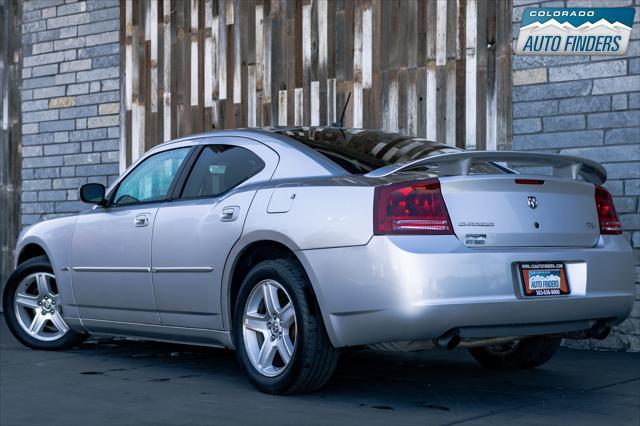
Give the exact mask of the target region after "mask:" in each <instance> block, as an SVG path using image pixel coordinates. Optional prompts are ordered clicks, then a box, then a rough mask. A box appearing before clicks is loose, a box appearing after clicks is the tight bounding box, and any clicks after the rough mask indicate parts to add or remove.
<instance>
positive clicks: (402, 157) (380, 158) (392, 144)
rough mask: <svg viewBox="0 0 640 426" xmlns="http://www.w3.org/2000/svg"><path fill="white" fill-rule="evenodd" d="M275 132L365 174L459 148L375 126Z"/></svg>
mask: <svg viewBox="0 0 640 426" xmlns="http://www.w3.org/2000/svg"><path fill="white" fill-rule="evenodd" d="M277 132H278V133H282V134H284V135H286V136H289V137H291V138H293V139H295V140H297V141H298V142H301V143H303V144H305V145H306V146H308V147H310V148H313V149H314V150H315V151H316V152H318V153H320V154H322V155H323V156H325V157H326V158H328V159H329V160H331V161H332V162H334V163H335V164H337V165H338V166H340V167H342V168H343V169H345V170H346V171H347V172H349V173H351V174H365V173H369V172H371V171H373V170H375V169H379V168H381V167H385V166H388V165H391V164H397V163H405V162H408V161H411V160H415V159H418V158H425V157H432V156H434V155H442V154H451V153H455V152H461V151H462V150H461V149H458V148H455V147H451V146H449V145H444V144H439V143H436V142H432V141H428V140H426V139H420V138H414V137H410V136H401V135H398V134H396V133H388V132H382V131H377V130H351V129H343V130H341V129H339V128H331V127H329V128H327V127H325V128H315V129H314V128H309V129H295V130H292V129H287V130H283V131H277ZM507 170H508V169H503V168H502V167H500V166H498V165H495V164H493V163H481V164H475V165H473V166H472V169H471V173H474V174H495V173H508V171H507ZM407 171H408V170H407ZM416 171H428V172H429V173H434V174H438V167H437V165H431V166H418V167H416V168H415V169H412V170H411V172H416Z"/></svg>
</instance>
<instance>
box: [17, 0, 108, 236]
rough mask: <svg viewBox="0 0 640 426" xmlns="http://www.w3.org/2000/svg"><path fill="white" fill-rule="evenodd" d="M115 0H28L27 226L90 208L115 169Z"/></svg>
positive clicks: (24, 166) (24, 113)
mask: <svg viewBox="0 0 640 426" xmlns="http://www.w3.org/2000/svg"><path fill="white" fill-rule="evenodd" d="M119 27H120V21H119V2H118V0H86V1H76V0H72V1H69V0H67V1H66V2H65V0H27V1H24V3H23V24H22V43H23V46H22V54H23V67H22V135H23V136H22V157H23V160H22V179H23V181H22V225H23V226H24V225H29V224H32V223H34V222H37V221H39V220H43V219H47V218H52V217H56V216H59V215H64V214H69V213H75V212H77V211H79V210H82V209H84V208H86V205H83V204H82V203H80V202H79V201H78V193H77V189H78V187H79V186H80V185H82V184H84V183H86V182H100V183H103V184H105V185H106V184H107V183H108V182H109V181H110V180H111V179H114V178H115V177H116V176H117V174H118V144H119V139H118V138H119V100H120V98H119V78H118V77H119V63H120V56H119V52H120V49H119V43H118V41H119Z"/></svg>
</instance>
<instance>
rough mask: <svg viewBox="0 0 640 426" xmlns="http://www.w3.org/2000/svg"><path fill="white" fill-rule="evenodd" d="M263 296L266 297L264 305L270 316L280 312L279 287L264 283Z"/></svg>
mask: <svg viewBox="0 0 640 426" xmlns="http://www.w3.org/2000/svg"><path fill="white" fill-rule="evenodd" d="M262 297H263V298H264V306H265V308H266V309H267V313H268V314H269V315H270V316H274V315H275V314H277V313H278V306H277V305H276V304H277V303H278V289H277V288H276V287H275V286H272V285H271V284H269V283H268V282H267V283H264V284H263V285H262Z"/></svg>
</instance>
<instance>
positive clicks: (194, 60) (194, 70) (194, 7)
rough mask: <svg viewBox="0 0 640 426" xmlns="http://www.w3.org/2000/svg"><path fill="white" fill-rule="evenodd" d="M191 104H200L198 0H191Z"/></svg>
mask: <svg viewBox="0 0 640 426" xmlns="http://www.w3.org/2000/svg"><path fill="white" fill-rule="evenodd" d="M190 39H191V63H190V66H191V98H190V99H191V106H196V105H198V94H199V90H200V89H199V87H198V0H191V33H190Z"/></svg>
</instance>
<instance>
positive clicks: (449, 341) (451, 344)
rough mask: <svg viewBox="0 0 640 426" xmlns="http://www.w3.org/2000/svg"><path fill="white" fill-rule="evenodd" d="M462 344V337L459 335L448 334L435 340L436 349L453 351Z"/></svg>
mask: <svg viewBox="0 0 640 426" xmlns="http://www.w3.org/2000/svg"><path fill="white" fill-rule="evenodd" d="M459 344H460V336H459V335H458V334H457V333H446V334H443V335H442V336H440V337H438V338H437V339H434V340H433V345H434V346H435V347H436V348H440V349H446V350H448V351H451V350H453V349H455V348H456V347H457V346H458V345H459Z"/></svg>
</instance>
